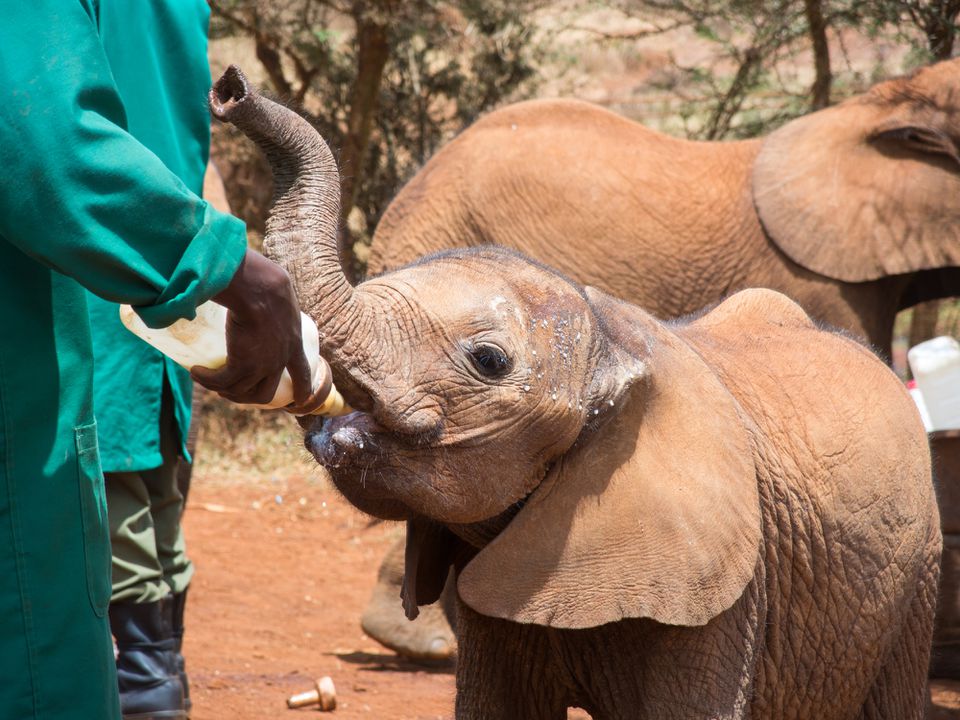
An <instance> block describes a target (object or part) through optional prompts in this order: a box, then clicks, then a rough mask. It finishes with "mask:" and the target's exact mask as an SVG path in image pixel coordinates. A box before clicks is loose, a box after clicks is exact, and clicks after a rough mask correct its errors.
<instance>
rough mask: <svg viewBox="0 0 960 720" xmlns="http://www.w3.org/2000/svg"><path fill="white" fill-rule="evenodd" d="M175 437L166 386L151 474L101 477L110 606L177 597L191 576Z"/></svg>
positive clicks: (146, 472)
mask: <svg viewBox="0 0 960 720" xmlns="http://www.w3.org/2000/svg"><path fill="white" fill-rule="evenodd" d="M179 448H180V439H179V437H178V431H177V425H176V423H175V421H174V418H173V404H172V401H171V397H170V389H169V386H167V385H166V384H164V391H163V404H162V408H161V410H160V454H161V457H162V459H163V464H162V465H161V466H160V467H158V468H154V469H152V470H142V471H139V472H122V473H105V474H104V477H105V479H106V490H107V512H108V515H109V520H110V542H111V545H112V548H113V562H112V568H113V571H112V575H113V589H112V593H111V597H110V601H111V602H134V603H148V602H155V601H157V600H159V599H160V598H162V597H164V596H165V595H167V594H168V593H171V592H173V593H181V592H183V591H184V590H186V589H187V586H188V585H189V584H190V578H191V577H193V564H192V563H191V562H190V560H189V558H187V555H186V551H185V544H184V540H183V528H182V527H181V526H180V516H181V514H182V513H183V496H182V495H181V494H180V490H179V488H178V487H177V463H178V462H179V461H180V457H179Z"/></svg>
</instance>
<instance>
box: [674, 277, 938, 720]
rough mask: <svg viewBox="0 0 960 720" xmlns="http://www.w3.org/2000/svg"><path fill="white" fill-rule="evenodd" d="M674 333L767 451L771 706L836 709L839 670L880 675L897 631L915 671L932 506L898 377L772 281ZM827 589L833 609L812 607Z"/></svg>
mask: <svg viewBox="0 0 960 720" xmlns="http://www.w3.org/2000/svg"><path fill="white" fill-rule="evenodd" d="M737 305H739V307H736V306H737ZM680 334H681V335H682V336H684V337H685V338H686V339H687V340H688V341H689V342H690V343H691V344H692V345H693V346H694V347H695V348H697V349H698V350H699V352H700V353H701V354H702V355H703V356H704V358H705V359H706V360H707V362H708V364H711V365H712V366H713V367H714V369H715V371H716V372H717V373H718V375H720V376H721V378H722V379H723V382H724V383H725V384H726V385H727V386H728V387H729V388H730V390H731V392H733V394H734V395H735V397H736V398H737V400H738V402H739V403H740V404H741V406H742V407H743V408H744V409H745V411H746V413H747V415H749V416H750V417H751V418H752V420H753V423H754V425H755V428H754V430H753V433H754V437H755V440H756V443H757V447H758V448H759V452H760V454H761V456H762V457H764V459H765V462H764V463H761V464H760V467H761V468H763V469H764V471H763V472H761V474H760V490H761V507H762V515H763V518H764V524H765V531H764V536H765V546H766V552H767V554H768V557H771V558H772V563H771V565H770V566H768V573H767V580H766V582H767V592H768V606H769V617H768V618H767V637H766V651H765V652H766V655H767V657H768V659H769V662H768V663H765V664H764V665H763V666H762V668H761V674H760V676H759V677H758V680H757V682H758V696H759V697H761V698H763V697H766V699H765V700H764V701H763V703H765V704H766V705H767V710H769V711H770V713H771V715H770V716H772V717H787V716H789V715H790V713H789V712H788V709H789V708H790V707H791V705H794V706H795V705H796V704H798V703H799V705H800V706H801V707H803V706H804V704H806V705H807V706H808V707H812V706H814V705H815V704H816V703H825V705H823V706H822V707H823V712H824V713H826V714H823V715H819V716H821V717H840V716H842V714H843V713H842V710H843V708H842V706H841V705H842V703H844V702H846V701H847V700H848V699H849V698H850V697H851V688H849V687H848V684H849V683H850V682H853V681H854V680H852V679H854V678H861V679H863V681H864V682H866V681H867V680H868V679H869V678H871V677H875V676H880V675H882V674H883V673H884V672H885V671H887V669H886V665H887V664H888V663H889V662H890V657H891V655H892V654H894V653H896V652H897V648H898V647H904V648H907V649H909V651H910V653H911V657H912V658H913V660H912V661H913V662H914V668H915V669H916V672H920V673H923V672H925V669H926V666H927V656H928V653H929V635H930V632H931V628H932V616H933V603H934V602H935V601H934V597H933V593H932V591H931V588H933V587H935V584H936V575H937V569H936V568H937V563H938V559H939V550H940V537H939V530H938V528H939V519H938V515H937V509H936V503H935V501H934V497H933V489H932V484H931V481H930V461H929V451H928V449H927V440H926V435H925V433H924V430H923V427H922V425H921V423H920V420H919V418H918V416H917V413H916V409H915V407H914V406H913V404H912V402H911V400H910V398H909V396H908V395H907V393H906V391H905V390H904V389H903V386H902V384H901V383H900V382H899V381H898V380H897V378H896V377H895V376H894V375H893V373H892V372H890V371H889V370H888V369H887V368H886V367H885V366H884V365H883V364H882V363H881V362H880V361H879V360H877V359H876V358H875V357H873V356H872V355H871V354H870V353H869V352H868V351H867V350H866V349H865V348H863V347H862V346H860V345H859V344H857V343H855V342H854V341H852V340H849V339H848V338H845V337H842V336H840V335H836V334H833V333H829V332H826V331H823V330H820V329H818V328H816V327H815V326H814V325H813V324H812V323H810V321H809V320H808V319H806V316H804V315H803V313H802V312H800V311H799V308H798V307H797V306H796V305H794V304H793V303H789V302H788V301H786V300H785V298H783V297H782V296H778V295H775V294H773V293H767V292H763V291H757V292H755V293H749V294H740V295H738V296H735V297H734V298H732V299H731V300H729V301H727V302H726V303H724V304H723V305H721V306H720V307H719V308H717V310H715V311H714V312H712V313H710V314H709V315H707V316H706V317H704V318H703V319H701V320H700V321H698V322H694V323H692V324H691V325H690V326H689V327H687V328H686V329H684V330H681V331H680ZM785 450H786V451H785ZM770 598H777V599H778V601H776V602H772V601H770ZM827 603H829V604H831V607H833V608H834V612H832V613H824V612H822V611H820V610H819V609H820V608H823V607H824V605H825V604H827ZM891 618H892V619H893V622H891ZM905 637H906V639H905ZM905 643H906V644H905ZM798 658H799V660H800V662H798V661H797V659H798ZM780 668H790V673H791V675H790V677H783V676H780V674H779V673H780V670H779V669H780ZM864 668H873V669H874V670H873V672H864ZM913 671H914V669H913V668H911V669H906V670H905V669H903V668H900V669H898V672H900V673H901V674H903V673H909V672H913ZM920 685H921V686H922V683H920ZM862 690H863V693H866V692H867V688H866V686H865V687H864V688H863V689H862ZM854 696H856V694H855V693H854ZM905 702H906V701H905ZM831 703H837V704H836V705H835V706H832V709H831ZM830 713H840V714H830ZM761 716H763V717H767V716H768V715H767V714H763V713H762V714H761ZM889 717H899V715H896V714H891V715H889Z"/></svg>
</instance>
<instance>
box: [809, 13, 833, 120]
mask: <svg viewBox="0 0 960 720" xmlns="http://www.w3.org/2000/svg"><path fill="white" fill-rule="evenodd" d="M803 7H804V11H805V13H806V16H807V25H808V27H809V29H810V39H811V41H812V44H813V64H814V68H815V70H816V77H815V79H814V81H813V87H811V88H810V94H811V96H812V97H811V100H810V109H811V110H821V109H823V108H825V107H827V106H828V105H829V104H830V85H831V84H832V82H833V74H832V73H831V71H830V44H829V43H828V42H827V23H826V21H825V20H824V19H823V8H822V7H821V0H804V3H803Z"/></svg>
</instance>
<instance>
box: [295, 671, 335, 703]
mask: <svg viewBox="0 0 960 720" xmlns="http://www.w3.org/2000/svg"><path fill="white" fill-rule="evenodd" d="M316 704H319V705H320V710H322V711H323V712H330V711H331V710H333V709H334V708H336V707H337V689H336V688H335V687H334V686H333V679H332V678H330V677H329V676H327V675H324V676H323V677H322V678H320V679H318V680H315V681H314V689H313V690H310V691H309V692H303V693H300V694H299V695H294V696H292V697H289V698H287V707H288V708H299V707H306V706H307V705H316Z"/></svg>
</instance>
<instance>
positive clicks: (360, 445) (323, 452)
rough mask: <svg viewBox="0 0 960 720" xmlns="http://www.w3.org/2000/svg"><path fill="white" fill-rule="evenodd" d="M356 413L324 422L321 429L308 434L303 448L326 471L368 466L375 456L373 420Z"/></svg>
mask: <svg viewBox="0 0 960 720" xmlns="http://www.w3.org/2000/svg"><path fill="white" fill-rule="evenodd" d="M368 417H369V416H366V415H365V413H359V412H353V413H350V414H349V415H345V416H343V417H342V418H333V419H331V420H328V421H326V422H324V424H323V425H322V426H321V427H320V429H319V430H313V431H311V432H309V433H307V436H306V437H305V438H304V445H305V446H306V448H307V450H309V451H310V453H311V454H312V455H313V457H314V459H315V460H316V461H317V462H318V463H319V464H320V465H323V466H324V467H326V468H332V469H333V468H340V467H347V466H352V465H369V464H370V463H371V462H372V460H373V459H374V457H375V456H376V452H375V450H376V445H375V441H374V438H373V436H372V435H371V433H370V431H369V429H368V428H371V427H374V426H375V422H373V421H372V418H371V419H370V420H369V421H368V420H367V418H368Z"/></svg>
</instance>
